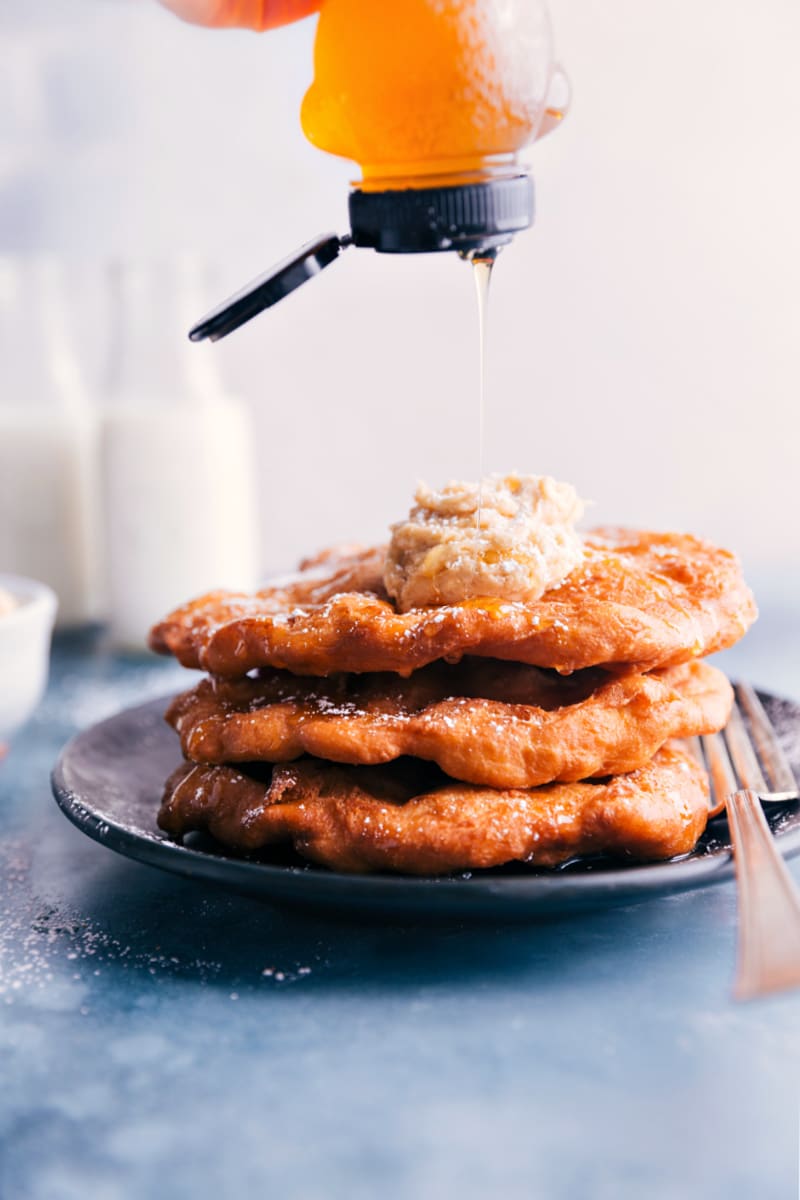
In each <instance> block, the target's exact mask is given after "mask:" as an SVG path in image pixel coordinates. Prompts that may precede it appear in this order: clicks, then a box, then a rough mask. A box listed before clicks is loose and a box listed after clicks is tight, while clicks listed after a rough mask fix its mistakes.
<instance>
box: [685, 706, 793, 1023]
mask: <svg viewBox="0 0 800 1200" xmlns="http://www.w3.org/2000/svg"><path fill="white" fill-rule="evenodd" d="M735 692H736V702H735V703H734V707H733V711H732V713H731V716H730V719H729V721H728V724H727V726H726V728H725V730H724V731H723V733H724V736H723V734H719V733H715V734H711V735H710V736H707V737H703V738H701V739H700V742H701V743H702V752H703V755H704V756H705V762H706V766H707V767H708V773H709V779H710V783H711V798H712V804H713V807H712V812H720V811H721V810H722V808H723V807H724V808H726V809H727V815H728V826H729V828H730V834H731V844H732V847H733V857H734V863H735V866H736V881H737V884H738V904H739V949H738V961H737V968H736V981H735V984H734V995H735V996H736V998H737V999H738V1000H745V999H749V998H750V997H753V996H761V995H765V994H766V993H768V992H776V991H780V990H782V989H783V988H791V987H800V890H798V887H797V885H796V884H795V882H794V880H793V879H792V877H791V875H790V874H789V872H788V871H787V869H786V865H785V863H784V861H783V859H782V858H781V856H780V854H779V852H778V851H777V849H776V848H775V842H774V839H773V837H772V832H771V830H770V827H769V825H768V823H767V818H766V817H765V816H764V811H763V809H762V807H761V805H762V803H764V802H766V803H770V802H779V803H781V802H782V803H786V802H787V801H789V800H796V799H797V798H798V788H797V781H796V779H795V777H794V774H793V773H792V769H791V767H790V766H789V762H788V760H787V758H786V755H785V754H784V753H783V750H782V749H781V746H780V744H779V742H778V739H777V736H776V734H775V730H774V729H773V728H772V724H771V722H770V719H769V717H768V716H767V714H766V712H765V711H764V708H763V706H762V704H761V701H760V700H759V699H758V696H757V695H756V693H755V692H754V690H753V688H751V687H750V685H749V684H746V683H738V684H736V685H735ZM743 714H746V716H747V718H748V720H747V721H745V718H744V715H743ZM748 725H749V728H750V734H748ZM751 735H752V740H751ZM696 741H697V739H695V742H696ZM759 759H760V760H761V762H760V763H759ZM761 764H763V771H762V765H761ZM764 772H766V775H767V778H768V781H769V782H767V779H765V778H764Z"/></svg>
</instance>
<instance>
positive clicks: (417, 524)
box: [384, 474, 584, 612]
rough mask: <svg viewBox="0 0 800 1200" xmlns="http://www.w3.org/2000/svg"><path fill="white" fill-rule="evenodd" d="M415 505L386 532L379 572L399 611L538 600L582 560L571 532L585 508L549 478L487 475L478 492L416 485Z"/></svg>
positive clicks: (567, 487)
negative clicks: (474, 602) (463, 603)
mask: <svg viewBox="0 0 800 1200" xmlns="http://www.w3.org/2000/svg"><path fill="white" fill-rule="evenodd" d="M414 499H415V501H416V503H415V505H414V507H413V508H412V509H411V512H410V513H409V515H408V518H407V519H406V520H405V521H400V522H398V523H397V524H396V525H393V526H392V539H391V542H390V544H389V552H388V554H387V557H386V567H385V570H384V584H385V586H386V590H387V592H388V593H389V595H390V596H391V597H392V598H393V599H394V601H395V603H396V604H397V607H398V609H399V610H400V611H401V612H407V611H408V610H409V609H411V608H418V607H424V606H429V605H442V604H457V603H458V602H459V601H462V600H472V599H477V598H479V597H492V598H495V599H501V600H507V601H515V600H522V601H533V600H538V599H539V597H540V596H541V595H543V594H544V592H546V591H547V590H548V588H551V587H554V586H555V585H556V584H559V583H561V582H562V580H564V579H566V577H567V575H569V574H570V573H571V572H572V571H573V570H574V569H575V567H577V566H578V564H579V563H580V562H581V559H582V557H583V543H582V541H581V538H580V535H579V534H578V533H577V531H576V529H575V523H576V521H578V520H579V519H580V517H581V516H582V515H583V508H584V506H583V501H582V500H580V499H579V497H578V495H577V493H576V492H575V489H574V488H573V487H572V486H571V484H568V483H559V482H557V481H556V480H555V479H551V478H550V477H549V476H547V475H517V474H511V475H489V476H487V477H486V478H485V479H484V480H483V482H482V483H481V485H480V490H479V485H478V484H476V483H462V482H460V481H454V482H451V483H448V484H446V485H445V486H444V487H443V488H441V489H440V490H438V491H437V490H434V489H432V488H429V487H427V486H425V485H424V484H420V486H419V487H418V488H417V491H416V493H415V496H414ZM479 501H480V503H479ZM479 508H480V523H479V524H478V510H479Z"/></svg>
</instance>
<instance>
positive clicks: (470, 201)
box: [350, 175, 533, 254]
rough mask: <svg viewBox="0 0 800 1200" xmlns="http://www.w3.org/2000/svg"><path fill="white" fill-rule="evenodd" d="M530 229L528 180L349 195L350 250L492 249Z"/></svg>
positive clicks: (524, 177) (530, 183)
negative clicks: (367, 248)
mask: <svg viewBox="0 0 800 1200" xmlns="http://www.w3.org/2000/svg"><path fill="white" fill-rule="evenodd" d="M532 223H533V180H532V179H531V178H530V176H529V175H514V176H511V177H510V178H507V179H492V180H489V181H488V182H486V183H467V184H462V185H460V186H457V187H436V188H402V189H396V190H386V191H380V192H365V191H361V190H360V189H355V190H354V191H352V192H351V193H350V226H351V229H352V237H353V245H355V246H368V247H371V248H372V249H373V250H379V251H382V252H383V253H385V254H417V253H419V254H422V253H429V252H431V251H436V250H459V251H462V252H469V251H471V250H480V249H487V250H488V249H491V248H492V247H494V246H502V245H504V244H505V243H506V242H510V241H511V238H512V237H513V236H514V234H515V233H519V232H520V231H521V230H523V229H527V228H528V226H529V225H531V224H532Z"/></svg>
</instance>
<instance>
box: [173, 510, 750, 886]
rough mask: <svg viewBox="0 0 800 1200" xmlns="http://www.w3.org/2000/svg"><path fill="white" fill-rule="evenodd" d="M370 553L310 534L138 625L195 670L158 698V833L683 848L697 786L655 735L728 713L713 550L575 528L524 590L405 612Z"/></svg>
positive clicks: (725, 638) (731, 630) (413, 858)
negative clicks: (167, 699)
mask: <svg viewBox="0 0 800 1200" xmlns="http://www.w3.org/2000/svg"><path fill="white" fill-rule="evenodd" d="M385 556H386V550H385V548H383V547H381V548H378V549H371V550H360V549H352V548H351V549H344V550H341V551H330V552H327V553H325V554H323V555H320V556H319V557H318V558H316V559H314V560H311V561H309V562H307V563H305V564H303V566H302V567H301V569H300V570H299V572H298V573H297V574H296V575H294V576H292V577H290V578H286V579H283V580H279V581H277V582H276V583H274V584H273V585H272V586H271V587H268V588H265V589H264V590H263V591H260V592H258V593H257V594H255V595H242V594H239V593H232V592H224V591H220V592H213V593H210V594H208V595H206V596H203V597H201V598H200V599H199V600H195V601H193V602H191V603H189V604H187V605H184V606H183V607H182V608H180V609H178V610H176V611H175V612H174V613H172V614H171V615H170V616H168V617H167V618H166V619H165V620H164V621H162V622H161V623H159V624H158V625H157V626H156V627H155V628H154V629H153V631H152V633H151V638H150V644H151V646H152V648H153V649H154V650H157V651H159V652H161V653H167V654H173V655H175V656H176V657H177V658H178V660H179V661H180V662H181V663H182V664H183V665H184V666H186V667H190V668H200V669H203V670H205V671H207V672H208V673H209V674H208V677H207V678H205V679H204V680H203V681H202V682H201V683H200V684H199V685H198V686H196V687H194V688H193V689H192V690H191V691H188V692H186V693H185V694H184V695H181V696H179V697H178V698H177V699H176V700H174V701H173V703H172V704H171V706H170V708H169V711H168V713H167V720H168V721H169V722H170V724H171V725H172V726H173V727H174V728H175V730H176V731H177V733H178V735H179V737H180V742H181V748H182V750H183V754H184V759H185V761H184V763H183V764H182V765H181V766H180V767H179V768H178V769H177V770H176V771H175V772H174V773H173V775H172V776H171V777H170V779H169V780H168V782H167V785H166V791H165V794H164V798H163V802H162V806H161V810H160V813H159V817H158V821H159V825H160V826H161V828H162V829H164V830H165V831H166V832H168V833H169V834H170V835H172V836H174V837H181V836H182V835H184V834H186V833H187V832H189V831H193V830H204V831H207V832H208V833H210V834H211V835H212V836H213V837H214V838H215V839H216V840H217V841H218V842H220V843H222V844H223V845H225V846H227V847H229V848H231V849H234V850H236V851H239V852H243V853H256V852H259V851H261V850H263V849H264V848H265V847H267V846H270V845H272V844H279V843H290V844H292V845H293V846H294V849H295V850H296V851H297V852H298V853H299V854H300V855H302V856H303V857H304V858H306V859H309V860H311V861H313V862H315V863H319V864H323V865H325V866H327V867H330V868H333V869H335V870H340V871H400V872H407V873H412V874H441V873H446V872H453V871H463V870H471V869H475V868H486V867H496V866H500V865H502V864H504V863H509V862H515V861H516V862H525V863H529V864H531V866H533V867H552V866H556V865H558V864H561V863H563V862H565V861H567V860H569V859H572V858H574V857H576V856H583V855H597V854H608V855H613V856H615V857H618V858H623V859H629V860H634V861H648V860H649V861H653V860H657V859H665V858H671V857H673V856H675V855H679V854H683V853H687V852H688V851H690V850H691V849H692V848H693V847H694V845H695V844H696V842H697V840H698V838H699V837H700V835H701V833H702V832H703V829H704V828H705V824H706V820H707V815H708V807H707V806H708V783H707V779H706V776H705V773H704V771H703V770H702V768H701V767H700V766H699V765H698V763H697V762H696V760H695V759H694V757H693V756H692V755H691V754H690V753H689V752H688V751H687V749H686V748H685V747H684V746H682V745H681V744H680V742H678V741H676V740H675V739H683V738H689V737H691V736H694V735H697V734H701V733H709V732H712V731H714V730H717V729H720V728H722V727H723V726H724V724H725V722H726V720H727V717H728V713H729V711H730V707H731V702H732V694H731V688H730V685H729V684H728V682H727V680H726V679H725V677H724V676H723V675H722V674H721V673H720V672H719V671H718V670H717V669H716V668H714V667H711V666H709V665H708V664H707V663H705V662H703V661H701V660H702V659H703V657H704V656H706V655H708V654H711V653H713V652H715V651H717V650H721V649H724V648H725V647H727V646H730V645H732V644H733V643H734V642H735V641H737V640H738V638H740V637H741V636H742V634H743V633H744V632H745V631H746V630H747V628H748V627H749V625H750V624H751V623H752V621H753V620H754V618H755V615H756V610H755V605H754V602H753V598H752V596H751V594H750V592H749V590H748V588H747V586H746V584H745V583H744V580H743V578H742V575H741V571H740V568H739V565H738V562H737V560H736V559H735V557H734V556H733V555H731V554H729V553H727V552H726V551H724V550H720V549H718V548H717V547H715V546H712V545H710V544H709V543H708V542H705V541H702V540H700V539H698V538H695V537H691V536H689V535H677V534H654V533H643V532H637V531H631V530H610V531H609V530H604V531H595V532H593V533H592V534H590V535H588V536H587V537H586V538H585V540H584V556H583V560H582V562H581V564H580V566H579V567H578V568H577V569H576V570H574V571H573V572H572V573H571V574H570V575H569V576H568V577H567V578H566V579H565V580H564V581H563V582H562V583H561V584H559V585H558V586H556V587H554V588H551V589H550V590H548V591H547V592H545V594H544V595H543V596H542V597H541V598H540V599H539V600H537V601H535V602H532V603H530V602H529V603H523V602H513V603H507V602H504V601H502V600H497V599H481V598H475V599H470V600H465V601H462V602H461V603H456V604H450V605H445V606H440V607H426V608H412V609H411V610H410V611H408V612H399V611H398V610H397V608H396V606H395V605H394V604H393V603H392V601H391V600H390V598H389V596H388V595H387V593H386V591H385V588H384V583H383V576H384V564H385Z"/></svg>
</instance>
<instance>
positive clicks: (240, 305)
mask: <svg viewBox="0 0 800 1200" xmlns="http://www.w3.org/2000/svg"><path fill="white" fill-rule="evenodd" d="M348 242H349V239H346V238H340V237H339V236H338V235H337V234H335V233H325V234H322V235H321V236H320V237H317V238H314V240H313V241H311V242H306V244H305V246H301V248H300V249H299V250H296V251H295V253H294V254H290V255H289V256H288V257H287V258H284V259H283V260H282V261H281V262H279V263H278V264H277V266H274V267H271V268H270V269H269V271H265V272H264V274H263V275H259V277H258V278H257V279H253V280H252V281H251V282H250V283H248V284H246V286H245V287H243V288H242V289H241V290H240V291H238V292H236V294H235V295H233V296H230V297H229V298H228V299H227V300H223V302H222V304H219V305H217V307H216V308H214V309H212V310H211V312H210V313H207V314H206V315H205V316H204V317H203V319H202V320H201V321H198V322H197V324H196V325H195V326H194V328H193V329H191V330H190V331H189V337H190V338H191V340H192V341H193V342H202V341H203V339H204V338H210V339H211V341H212V342H216V341H218V340H219V339H220V338H224V337H226V336H227V334H229V333H233V331H234V329H238V328H239V326H240V325H244V324H245V322H246V321H249V320H250V319H251V318H252V317H255V316H257V315H258V313H260V312H263V311H264V309H265V308H271V307H272V305H273V304H277V303H278V301H279V300H282V299H283V298H284V296H288V295H289V293H290V292H293V291H294V290H295V288H299V287H300V285H301V284H303V283H305V282H306V281H307V280H309V279H313V277H314V276H315V275H318V274H319V272H320V271H322V270H324V268H325V267H328V266H330V264H331V263H332V262H333V261H334V260H335V259H336V258H338V255H339V251H340V250H341V249H342V247H343V246H346V245H348Z"/></svg>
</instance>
